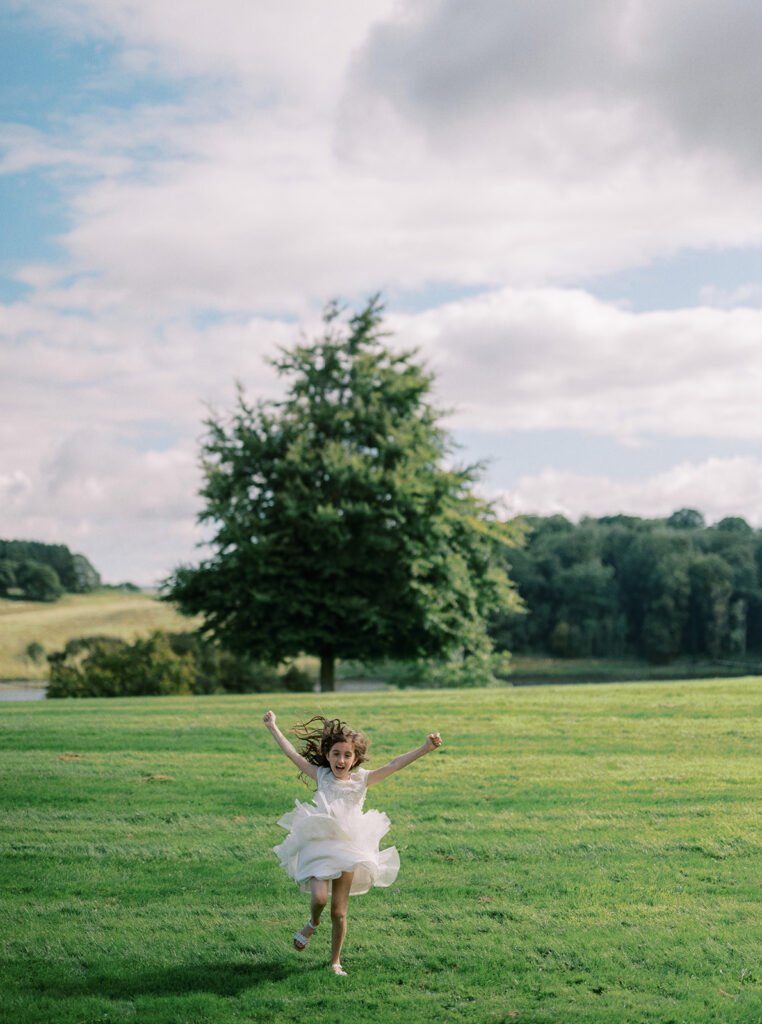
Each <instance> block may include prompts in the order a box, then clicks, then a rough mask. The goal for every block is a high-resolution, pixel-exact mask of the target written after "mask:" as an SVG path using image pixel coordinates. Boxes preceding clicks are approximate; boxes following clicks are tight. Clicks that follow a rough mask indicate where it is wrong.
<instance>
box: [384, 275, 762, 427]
mask: <svg viewBox="0 0 762 1024" xmlns="http://www.w3.org/2000/svg"><path fill="white" fill-rule="evenodd" d="M393 323H394V325H395V326H396V328H397V331H398V335H399V337H400V339H401V340H403V339H404V340H405V341H406V342H407V343H409V344H417V345H419V346H420V347H421V349H422V351H423V352H424V353H425V355H426V357H427V359H428V360H429V362H430V365H431V367H432V369H433V370H434V371H435V373H436V374H437V380H438V390H439V393H440V395H441V399H442V404H443V405H445V406H447V407H454V408H455V415H454V417H453V420H452V422H453V423H455V424H456V425H457V426H458V427H460V428H470V429H481V430H493V431H501V430H521V429H574V430H582V431H589V432H592V433H595V434H601V435H607V436H613V437H616V438H618V439H620V440H621V439H628V438H632V437H636V436H637V435H639V434H645V433H649V434H666V435H670V436H673V437H689V436H698V437H702V436H714V437H726V438H733V437H736V438H760V437H762V407H761V406H760V402H759V396H760V394H762V351H761V350H760V347H759V343H758V339H759V337H760V332H762V311H760V310H757V309H734V310H720V309H709V308H698V309H686V310H674V311H665V312H658V313H633V312H631V311H628V310H626V309H622V308H619V307H617V306H615V305H612V304H609V303H604V302H601V301H599V300H597V299H595V298H593V297H592V296H590V295H588V294H586V293H584V292H580V291H571V290H562V289H532V290H518V289H503V290H501V291H499V292H493V293H490V294H487V295H484V296H480V297H477V298H473V299H468V300H463V301H462V302H457V303H451V304H449V305H446V306H442V307H440V308H438V309H433V310H429V311H428V312H426V313H423V314H419V315H418V316H414V317H399V318H394V321H393Z"/></svg>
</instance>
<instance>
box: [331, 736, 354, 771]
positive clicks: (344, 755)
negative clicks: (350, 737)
mask: <svg viewBox="0 0 762 1024" xmlns="http://www.w3.org/2000/svg"><path fill="white" fill-rule="evenodd" d="M354 763H355V748H354V746H353V744H351V743H346V742H345V741H343V740H342V741H341V742H340V743H334V745H333V746H332V747H331V749H330V750H329V751H328V764H329V765H330V766H331V771H332V772H333V774H334V775H335V776H336V778H337V779H346V778H348V776H349V773H350V771H351V769H352V765H353V764H354Z"/></svg>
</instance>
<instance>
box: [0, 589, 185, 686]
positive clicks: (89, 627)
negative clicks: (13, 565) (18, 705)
mask: <svg viewBox="0 0 762 1024" xmlns="http://www.w3.org/2000/svg"><path fill="white" fill-rule="evenodd" d="M192 625H193V624H192V622H191V621H190V620H189V619H187V618H185V617H184V616H182V615H180V614H178V612H176V611H175V609H174V608H173V607H172V606H171V605H168V604H164V603H163V602H161V601H158V600H156V598H155V597H152V596H151V595H149V594H127V593H120V592H118V591H102V592H99V593H95V594H67V595H66V596H65V597H62V598H61V600H60V601H56V602H54V603H52V604H51V603H47V602H36V601H6V600H2V599H0V679H44V678H46V676H47V664H46V662H45V661H44V659H43V661H42V662H41V663H40V664H35V663H34V662H33V661H32V660H31V659H29V658H28V657H27V656H26V654H25V651H26V648H27V647H28V645H29V644H31V643H34V642H37V643H39V644H42V646H43V647H44V648H45V652H46V653H47V654H50V653H52V652H53V651H57V650H60V649H61V648H62V647H63V646H64V644H65V643H66V641H67V640H71V639H73V638H74V637H80V636H103V635H106V636H115V637H120V638H121V639H123V640H134V639H135V637H136V636H145V635H146V634H148V633H150V632H151V630H153V629H166V630H174V631H178V632H179V631H181V630H185V629H190V628H191V627H192Z"/></svg>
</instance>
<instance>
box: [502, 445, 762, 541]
mask: <svg viewBox="0 0 762 1024" xmlns="http://www.w3.org/2000/svg"><path fill="white" fill-rule="evenodd" d="M498 497H499V499H500V501H501V504H502V506H503V508H504V509H506V510H507V511H508V512H509V513H511V514H514V515H515V514H520V513H524V514H530V513H534V514H538V515H553V514H555V513H561V514H562V515H565V516H567V517H569V518H570V519H580V518H581V517H582V516H586V515H589V516H602V515H611V514H614V513H623V514H626V515H639V516H643V517H645V518H648V517H661V516H667V515H670V514H671V513H672V512H675V511H676V510H677V509H681V508H695V509H699V510H700V511H701V512H702V513H703V514H704V515H705V517H706V518H707V520H708V521H710V522H717V521H719V520H720V519H723V518H725V517H726V516H738V515H741V516H743V517H744V518H746V520H747V521H748V522H749V524H750V525H752V526H756V527H762V460H760V459H755V458H742V457H737V458H729V459H719V458H712V459H706V460H704V461H703V462H685V463H681V464H680V465H677V466H675V467H673V468H672V469H670V470H668V471H666V472H663V473H658V474H656V475H655V476H651V477H648V478H646V479H642V480H628V481H622V480H612V479H611V478H609V477H606V476H604V475H600V476H595V475H585V474H580V473H573V472H568V471H564V472H561V471H558V470H554V469H545V470H543V471H542V472H540V473H537V474H534V475H528V476H525V477H522V478H521V479H520V480H519V481H517V483H516V486H515V487H513V488H511V489H510V490H507V491H503V492H501V493H500V494H499V495H498Z"/></svg>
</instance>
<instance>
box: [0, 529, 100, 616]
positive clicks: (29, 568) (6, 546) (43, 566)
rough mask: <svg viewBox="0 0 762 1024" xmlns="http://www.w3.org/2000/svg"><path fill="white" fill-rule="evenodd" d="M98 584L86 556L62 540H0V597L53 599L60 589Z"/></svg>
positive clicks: (80, 590)
mask: <svg viewBox="0 0 762 1024" xmlns="http://www.w3.org/2000/svg"><path fill="white" fill-rule="evenodd" d="M100 585H101V578H100V575H99V574H98V572H97V571H96V570H95V569H94V568H93V566H92V565H91V564H90V562H89V561H88V559H87V558H85V556H84V555H80V554H75V553H73V552H72V551H70V550H69V548H68V547H67V546H66V545H65V544H44V543H42V542H41V541H32V540H0V597H4V598H21V599H25V600H28V601H56V600H57V599H58V598H59V597H61V596H62V595H63V594H64V593H70V594H86V593H88V592H89V591H91V590H96V589H97V588H98V587H99V586H100Z"/></svg>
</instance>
